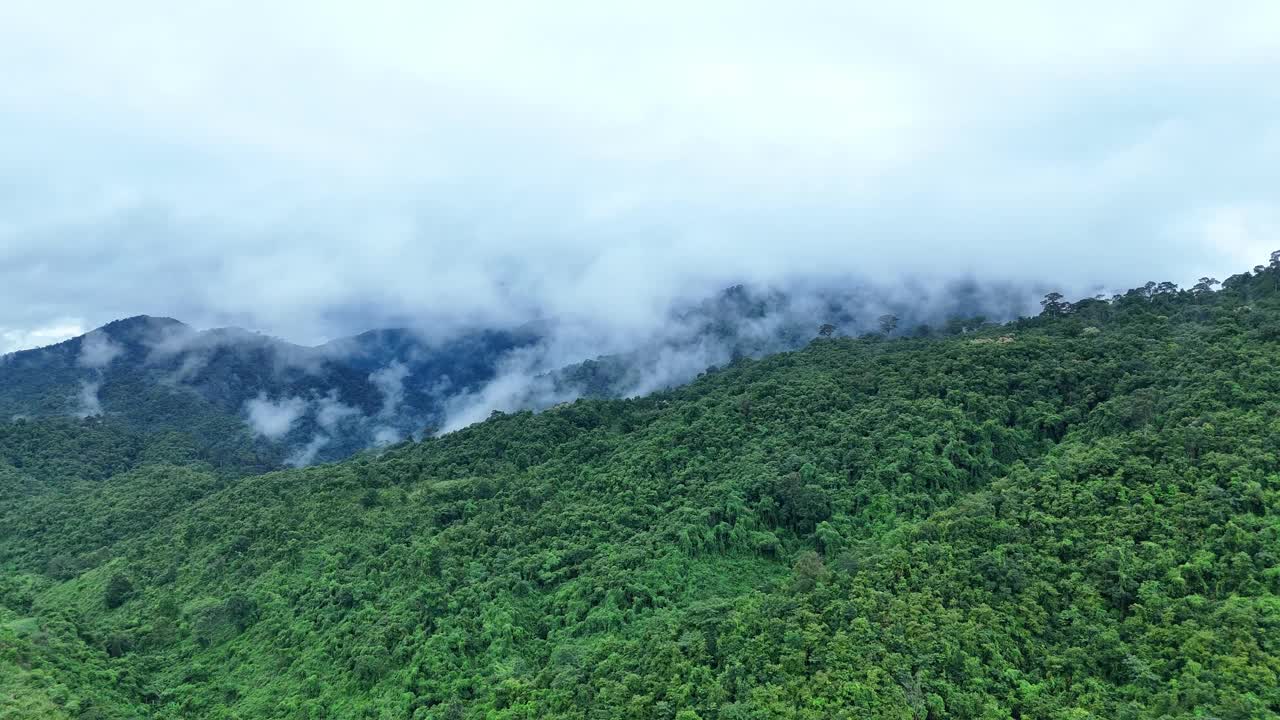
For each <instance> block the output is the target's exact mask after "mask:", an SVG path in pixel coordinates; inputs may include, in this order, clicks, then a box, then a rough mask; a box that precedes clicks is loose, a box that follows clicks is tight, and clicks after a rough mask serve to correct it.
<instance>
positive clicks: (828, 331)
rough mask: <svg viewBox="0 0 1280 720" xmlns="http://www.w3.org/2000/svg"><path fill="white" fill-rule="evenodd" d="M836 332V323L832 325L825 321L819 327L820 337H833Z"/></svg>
mask: <svg viewBox="0 0 1280 720" xmlns="http://www.w3.org/2000/svg"><path fill="white" fill-rule="evenodd" d="M835 332H836V326H835V325H832V324H831V323H823V324H822V326H821V327H819V328H818V337H824V338H825V337H831V336H832V335H834V334H835Z"/></svg>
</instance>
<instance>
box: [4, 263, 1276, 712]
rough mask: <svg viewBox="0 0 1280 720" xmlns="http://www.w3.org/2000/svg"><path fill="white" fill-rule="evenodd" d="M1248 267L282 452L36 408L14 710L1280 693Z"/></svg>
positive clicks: (10, 612)
mask: <svg viewBox="0 0 1280 720" xmlns="http://www.w3.org/2000/svg"><path fill="white" fill-rule="evenodd" d="M1214 285H1216V283H1211V284H1206V283H1204V282H1202V283H1201V284H1200V285H1197V287H1196V288H1193V289H1192V290H1177V289H1176V288H1172V287H1171V286H1168V285H1155V284H1154V283H1152V284H1149V285H1148V286H1145V287H1143V288H1138V289H1135V290H1133V291H1130V292H1129V293H1127V294H1124V295H1122V296H1118V297H1116V298H1112V299H1109V300H1104V299H1089V300H1084V301H1081V302H1078V303H1074V304H1067V303H1065V302H1063V301H1062V298H1061V297H1060V296H1058V297H1050V298H1046V303H1045V311H1044V313H1043V314H1042V315H1040V316H1039V317H1036V318H1029V319H1024V320H1020V321H1018V322H1014V323H1010V324H1008V325H1003V326H998V327H984V328H982V329H979V330H977V331H976V332H968V333H963V334H958V335H957V334H945V333H944V334H936V335H935V334H932V333H929V332H920V333H915V334H916V335H918V336H917V337H911V338H897V339H889V338H887V337H886V336H884V335H875V336H868V337H864V338H858V339H851V338H829V337H822V338H819V339H816V340H814V341H813V342H812V343H811V344H810V345H809V346H808V347H806V348H805V349H803V350H801V351H798V352H792V353H784V354H780V355H775V356H771V357H768V358H765V359H763V360H759V361H752V360H742V361H739V362H736V363H734V364H733V365H732V366H730V367H727V368H723V369H719V370H715V371H713V372H709V373H707V374H706V375H705V376H703V377H701V378H700V379H699V380H698V381H697V382H695V383H693V384H691V385H689V386H687V387H683V388H679V389H676V390H672V391H668V392H663V393H659V394H655V395H652V396H649V397H645V398H639V399H634V400H584V401H579V402H576V403H573V404H571V405H567V406H562V407H558V408H556V409H553V410H549V411H546V412H543V413H540V414H532V413H528V412H522V413H516V414H510V415H495V417H493V418H491V419H490V420H489V421H487V422H485V423H481V424H479V425H476V426H473V427H470V428H467V429H465V430H462V431H460V432H457V433H453V434H449V435H446V436H443V437H440V438H434V439H430V440H426V441H423V442H420V443H404V444H401V445H398V446H395V447H393V448H391V449H389V450H387V451H385V452H382V453H381V454H378V455H372V454H369V455H362V456H358V457H356V458H354V459H352V460H349V461H345V462H342V463H337V464H331V465H321V466H316V467H312V468H307V469H301V470H289V471H281V472H272V473H268V474H265V475H257V474H253V472H254V471H253V468H254V467H255V463H257V462H258V461H259V460H258V459H257V458H254V457H252V454H251V453H247V452H246V451H244V450H243V449H236V448H233V449H232V451H228V452H229V454H226V455H218V454H217V453H216V452H213V451H211V450H209V449H208V448H207V447H206V446H204V445H199V444H193V443H192V442H191V441H190V440H189V439H184V438H183V437H182V436H181V434H180V433H179V434H174V433H159V434H156V433H150V434H142V433H139V432H137V431H135V430H132V429H129V428H120V427H116V426H113V425H112V424H111V423H110V422H109V421H84V422H71V421H60V420H40V421H24V422H15V423H11V424H9V425H6V426H0V718H28V717H29V718H58V717H81V718H85V717H88V718H134V717H144V718H145V717H156V718H268V717H270V718H299V719H301V718H316V719H319V718H387V719H390V718H511V719H514V718H546V717H557V718H582V719H586V718H615V717H627V718H654V719H658V718H663V719H675V720H693V719H694V718H701V719H702V720H743V719H747V718H815V719H816V718H902V719H908V718H913V719H924V718H931V719H938V718H990V719H994V718H1059V719H1063V720H1066V719H1073V720H1074V719H1081V718H1106V719H1113V718H1114V719H1121V718H1224V719H1227V718H1231V719H1234V718H1240V719H1243V718H1266V717H1278V716H1280V598H1278V595H1280V521H1278V520H1277V518H1278V517H1280V516H1278V514H1277V513H1278V512H1280V456H1278V455H1277V448H1280V260H1277V258H1273V262H1272V263H1271V264H1270V265H1269V266H1265V267H1260V268H1258V269H1256V270H1255V272H1252V273H1246V274H1242V275H1238V276H1235V277H1233V278H1230V279H1229V280H1228V281H1226V282H1225V283H1224V284H1223V287H1222V289H1221V290H1218V291H1216V292H1214V291H1213V290H1212V287H1213V286H1214ZM820 321H821V319H820V318H819V319H818V322H815V327H816V326H817V324H818V323H819V322H820ZM892 330H893V329H892V328H890V329H889V330H888V331H887V332H888V333H891V332H892Z"/></svg>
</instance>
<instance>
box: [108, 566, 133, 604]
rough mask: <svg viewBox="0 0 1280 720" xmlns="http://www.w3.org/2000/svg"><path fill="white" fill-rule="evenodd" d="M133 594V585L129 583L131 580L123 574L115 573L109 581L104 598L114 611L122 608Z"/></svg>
mask: <svg viewBox="0 0 1280 720" xmlns="http://www.w3.org/2000/svg"><path fill="white" fill-rule="evenodd" d="M132 594H133V583H131V582H129V578H127V577H125V576H124V575H123V574H122V573H115V574H114V575H112V576H111V579H110V580H108V581H107V590H106V593H105V596H104V598H103V599H104V600H105V601H106V604H107V607H108V608H109V609H112V610H114V609H115V608H118V607H120V606H121V605H123V604H124V603H125V601H126V600H128V599H129V596H130V595H132Z"/></svg>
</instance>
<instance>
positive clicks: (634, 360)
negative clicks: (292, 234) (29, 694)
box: [0, 282, 1034, 465]
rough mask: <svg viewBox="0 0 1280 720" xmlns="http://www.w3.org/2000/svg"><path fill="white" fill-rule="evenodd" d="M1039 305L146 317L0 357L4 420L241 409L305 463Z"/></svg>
mask: <svg viewBox="0 0 1280 720" xmlns="http://www.w3.org/2000/svg"><path fill="white" fill-rule="evenodd" d="M1032 305H1034V300H1032V295H1031V291H1030V290H1028V289H1024V288H1018V287H1013V286H1006V287H980V286H978V285H977V284H976V283H973V282H964V283H951V284H947V285H944V286H942V287H938V288H933V289H926V288H910V289H903V288H874V287H870V286H864V287H857V286H852V287H844V288H815V287H810V288H805V289H796V290H793V291H792V292H791V293H788V292H783V291H780V290H776V289H764V288H757V289H752V288H746V287H743V286H735V287H733V288H730V289H728V290H726V291H723V292H721V293H719V294H717V295H715V296H714V297H711V298H708V299H707V300H705V301H703V302H701V303H696V304H691V305H685V306H680V307H676V308H672V309H671V311H670V312H669V314H668V321H667V322H666V323H665V324H664V325H663V327H662V329H661V331H655V332H651V333H648V334H645V335H637V336H635V337H631V338H609V337H601V336H599V335H595V334H593V333H592V330H591V328H585V327H582V326H574V325H571V324H570V323H568V322H563V321H557V320H555V319H548V320H545V321H543V322H540V323H536V324H528V325H524V326H521V327H518V328H514V329H491V330H482V331H473V332H468V333H464V334H461V335H456V336H453V337H448V338H439V337H437V338H432V337H431V333H430V332H429V331H426V330H413V329H407V328H398V329H380V330H370V331H368V332H365V333H362V334H360V335H356V336H352V337H348V338H341V339H338V340H334V341H331V342H328V343H325V344H323V345H319V346H315V347H304V346H301V345H295V344H292V343H289V342H286V341H284V340H280V339H276V338H272V337H269V336H265V335H261V334H257V333H253V332H250V331H247V330H242V329H239V328H221V329H215V330H206V331H196V330H194V329H192V328H191V327H189V326H187V325H185V324H183V323H181V322H179V321H177V320H174V319H171V318H158V317H149V316H138V317H134V318H129V319H125V320H118V321H115V322H112V323H108V324H107V325H105V326H103V327H101V328H98V329H96V330H94V331H92V332H90V333H88V334H86V335H83V336H79V337H77V338H73V339H71V340H68V341H65V342H63V343H59V344H57V345H53V346H50V347H46V348H42V349H38V350H28V351H22V352H18V353H12V354H10V355H6V356H3V357H0V416H7V417H10V418H18V417H41V416H51V415H52V416H57V415H65V416H73V417H81V418H87V417H96V416H102V415H109V416H114V417H118V418H121V419H123V420H125V421H126V422H127V423H129V424H130V425H132V426H135V427H139V428H146V429H150V430H152V431H174V430H189V429H190V428H184V427H182V423H183V422H186V421H189V419H187V418H185V417H183V415H182V413H181V412H179V413H178V414H177V415H176V416H175V415H174V414H173V412H172V411H171V412H167V413H166V412H161V411H159V410H158V409H157V408H158V407H168V408H170V409H172V408H174V407H187V406H193V407H198V408H200V409H201V410H200V411H201V412H212V413H216V414H220V415H223V416H228V417H229V418H232V417H233V418H238V419H240V420H241V421H242V422H243V423H244V424H245V426H246V430H247V431H248V432H250V433H251V434H252V435H253V436H254V437H256V438H257V439H258V445H259V446H260V449H261V450H262V451H263V452H268V453H269V452H270V450H269V449H270V448H275V449H276V450H277V451H278V454H280V455H281V456H282V457H283V459H284V462H286V463H288V464H292V465H306V464H310V463H312V462H315V461H317V460H331V459H336V458H341V457H345V456H347V455H350V454H352V453H353V452H356V451H358V450H361V449H365V448H369V447H377V446H384V445H387V444H390V443H394V442H398V441H400V440H403V439H406V438H411V437H419V438H420V437H421V436H422V435H423V434H424V433H427V434H430V433H434V432H438V431H442V430H456V429H458V428H460V427H463V426H465V425H468V424H471V423H473V422H478V421H480V420H483V419H485V418H486V417H488V416H489V415H490V414H491V413H492V412H494V411H503V412H509V411H515V410H522V409H535V410H536V409H543V408H546V407H549V406H551V405H554V404H556V403H561V402H566V401H570V400H574V399H576V398H579V397H632V396H636V395H643V394H647V393H649V392H653V391H655V390H661V389H665V388H668V387H672V386H675V385H680V384H683V383H685V382H688V381H689V380H691V379H693V378H694V377H696V376H697V375H698V374H700V373H702V372H703V371H705V370H707V369H708V368H711V367H714V366H717V365H723V364H726V363H729V362H731V361H733V360H735V359H737V358H741V357H761V356H763V355H766V354H769V353H773V352H778V351H781V350H787V349H792V348H796V347H800V346H802V345H803V344H804V343H806V342H808V341H809V340H810V339H811V338H812V337H814V335H815V334H816V333H817V331H818V328H819V326H820V325H823V324H830V325H831V326H832V332H833V333H839V334H852V335H857V334H860V333H863V332H868V331H876V332H880V331H881V330H880V323H881V318H882V317H884V316H885V315H886V314H892V316H893V317H894V322H895V323H896V324H897V326H896V329H894V330H893V332H894V333H895V334H931V333H934V332H938V333H948V332H950V333H954V332H957V331H961V330H965V329H976V328H977V327H979V326H981V325H982V324H983V323H984V322H991V321H996V320H1006V319H1009V318H1012V317H1017V316H1018V315H1020V314H1022V313H1023V312H1024V311H1026V310H1028V309H1029V308H1030V307H1031V306H1032ZM948 324H949V325H948ZM935 328H936V329H935ZM622 343H629V344H625V345H624V344H622Z"/></svg>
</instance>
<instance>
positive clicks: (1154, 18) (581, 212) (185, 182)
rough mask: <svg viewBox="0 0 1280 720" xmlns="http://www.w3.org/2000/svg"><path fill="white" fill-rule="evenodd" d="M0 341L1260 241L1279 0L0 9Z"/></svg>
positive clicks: (1245, 255)
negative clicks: (137, 319)
mask: <svg viewBox="0 0 1280 720" xmlns="http://www.w3.org/2000/svg"><path fill="white" fill-rule="evenodd" d="M0 71H2V72H3V77H4V81H3V82H2V83H0V352H3V351H8V350H14V349H18V348H22V347H28V346H33V345H40V344H45V343H48V342H51V341H55V340H58V339H61V338H63V337H65V336H67V335H69V334H74V333H76V332H78V331H80V330H82V329H87V328H90V327H94V326H96V325H99V324H101V323H103V322H106V321H109V320H111V319H114V318H118V317H124V316H128V315H134V314H140V313H147V314H153V315H171V316H174V317H178V318H180V319H183V320H187V321H188V322H191V323H193V324H196V325H199V326H211V325H222V324H239V325H244V326H247V327H251V328H255V329H262V330H265V331H268V332H271V333H273V334H277V335H282V336H284V337H287V338H289V339H292V340H296V341H300V342H319V341H321V340H324V339H327V338H329V337H332V336H334V335H339V334H346V333H349V332H351V331H354V330H359V329H363V328H364V327H368V326H372V325H379V324H388V323H411V324H428V325H436V324H440V325H454V326H457V325H466V324H470V323H480V324H489V323H506V322H512V321H518V320H520V319H524V318H527V317H532V316H533V315H534V314H537V313H542V314H546V315H560V316H565V315H569V316H573V315H579V316H585V317H591V318H596V319H599V318H610V321H614V320H616V321H617V322H620V323H636V324H643V323H644V322H645V321H646V319H647V318H650V317H652V313H653V310H654V308H657V307H661V306H662V305H663V304H664V303H665V302H667V301H668V300H669V299H670V298H672V297H674V296H677V295H682V294H686V295H687V294H698V293H702V292H710V291H712V290H714V289H715V288H717V287H719V286H721V285H723V284H728V283H730V282H734V281H738V280H756V281H766V282H785V281H787V279H788V278H793V277H801V276H809V275H815V274H821V275H828V276H830V275H833V274H843V273H850V274H864V275H873V276H878V277H882V278H886V277H888V278H892V277H897V276H899V275H906V274H910V275H915V276H921V275H923V276H931V275H944V276H950V275H957V274H963V273H973V274H975V275H977V276H978V277H981V278H992V279H1002V280H1007V279H1022V280H1029V281H1035V282H1040V283H1047V284H1049V285H1053V286H1061V287H1062V288H1063V289H1064V290H1069V289H1079V290H1080V291H1081V292H1083V291H1085V290H1088V289H1091V288H1094V287H1100V288H1102V287H1105V288H1106V289H1116V288H1125V287H1130V286H1132V285H1136V284H1141V282H1143V281H1145V280H1148V279H1152V280H1164V279H1171V280H1174V281H1176V282H1180V283H1183V284H1187V283H1189V282H1191V281H1193V280H1194V279H1195V278H1196V277H1198V276H1199V275H1201V274H1214V275H1217V276H1218V277H1219V278H1220V279H1221V278H1222V277H1225V276H1226V275H1228V274H1231V273H1233V272H1237V271H1240V270H1243V269H1246V268H1248V267H1251V266H1252V265H1254V264H1256V263H1258V262H1260V261H1262V260H1264V259H1265V257H1266V255H1267V253H1268V252H1270V251H1271V250H1273V249H1277V248H1280V82H1278V81H1277V79H1278V78H1280V2H1276V1H1275V0H1258V1H1257V2H1250V1H1248V0H1232V1H1229V2H1221V3H1206V2H1199V1H1197V2H1179V1H1177V0H1161V1H1159V2H1144V1H1130V2H1123V3H1117V2H1114V0H1112V1H1110V2H1081V1H1080V0H1073V1H1072V2H1061V3H1055V2H1036V3H1029V2H963V3H960V2H937V3H884V2H876V3H871V2H866V3H862V2H850V1H849V0H833V1H832V2H804V1H803V0H797V1H795V2H776V1H772V2H752V1H751V0H733V1H732V2H717V1H711V0H702V1H700V2H668V1H666V0H646V1H645V2H637V3H625V4H624V3H611V2H598V1H597V2H581V3H577V2H560V1H558V0H538V1H537V2H516V1H509V2H485V1H483V0H477V1H476V2H466V3H456V2H455V3H443V2H431V1H426V2H424V1H422V0H419V1H417V2H378V1H372V2H370V1H368V0H366V1H364V2H359V3H355V2H350V3H344V4H336V3H325V2H317V0H307V1H306V2H271V3H230V2H216V3H204V2H196V1H193V0H186V1H184V2H180V3H174V2H132V1H130V0H120V1H119V2H111V3H94V2H85V1H83V0H81V1H79V2H65V1H63V0H10V1H9V2H3V3H0Z"/></svg>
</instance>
